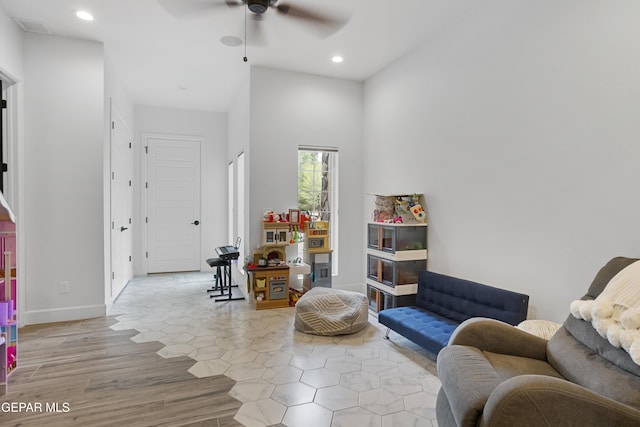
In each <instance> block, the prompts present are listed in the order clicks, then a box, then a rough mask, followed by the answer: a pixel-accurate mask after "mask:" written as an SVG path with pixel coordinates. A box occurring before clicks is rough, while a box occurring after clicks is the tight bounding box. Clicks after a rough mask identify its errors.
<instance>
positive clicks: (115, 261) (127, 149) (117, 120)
mask: <svg viewBox="0 0 640 427" xmlns="http://www.w3.org/2000/svg"><path fill="white" fill-rule="evenodd" d="M132 180H133V149H132V138H131V132H130V131H129V128H128V127H127V124H126V123H125V121H124V120H123V119H122V117H121V116H120V114H118V111H117V110H116V109H115V108H113V106H112V107H111V289H110V297H111V298H112V299H113V298H115V297H117V296H118V294H119V293H120V291H122V289H123V288H124V286H125V285H126V284H127V283H128V282H129V280H131V278H133V263H132V258H131V257H132V254H133V232H132V230H131V228H132V218H133V182H132Z"/></svg>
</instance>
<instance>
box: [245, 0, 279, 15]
mask: <svg viewBox="0 0 640 427" xmlns="http://www.w3.org/2000/svg"><path fill="white" fill-rule="evenodd" d="M274 3H275V1H272V0H249V1H248V2H247V5H248V6H249V10H250V11H251V12H253V13H257V14H260V13H265V12H266V11H267V9H268V8H269V6H270V5H272V4H274Z"/></svg>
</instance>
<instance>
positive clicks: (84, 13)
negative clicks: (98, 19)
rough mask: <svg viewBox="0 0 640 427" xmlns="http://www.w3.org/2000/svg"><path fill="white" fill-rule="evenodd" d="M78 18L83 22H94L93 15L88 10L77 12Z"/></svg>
mask: <svg viewBox="0 0 640 427" xmlns="http://www.w3.org/2000/svg"><path fill="white" fill-rule="evenodd" d="M76 16H77V17H78V18H80V19H82V20H83V21H93V15H92V14H90V13H89V12H87V11H86V10H79V11H77V12H76Z"/></svg>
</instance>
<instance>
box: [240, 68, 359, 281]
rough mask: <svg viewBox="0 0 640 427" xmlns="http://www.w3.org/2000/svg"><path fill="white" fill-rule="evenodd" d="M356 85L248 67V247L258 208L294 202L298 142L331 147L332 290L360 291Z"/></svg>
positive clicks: (256, 230) (256, 239)
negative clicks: (335, 184) (334, 161)
mask: <svg viewBox="0 0 640 427" xmlns="http://www.w3.org/2000/svg"><path fill="white" fill-rule="evenodd" d="M362 89H363V88H362V84H361V83H358V82H353V81H347V80H338V79H332V78H326V77H319V76H314V75H310V74H301V73H294V72H288V71H279V70H272V69H266V68H260V67H253V68H252V69H251V109H250V120H251V135H250V138H251V147H250V152H249V158H248V162H249V163H248V165H249V169H250V171H251V172H250V178H249V179H250V181H249V182H250V184H249V191H250V199H251V206H250V207H249V209H248V210H249V217H250V218H249V221H250V224H249V227H250V244H251V246H250V249H251V250H253V249H254V248H255V247H256V246H258V245H259V244H260V226H261V220H262V214H263V213H264V211H265V210H269V209H273V210H276V211H281V210H285V211H286V210H288V209H289V208H294V207H296V206H297V205H298V179H297V176H298V171H297V164H298V160H297V159H298V146H299V145H313V146H328V147H337V148H338V150H339V166H338V173H339V175H340V188H339V202H338V203H339V210H340V213H339V217H340V219H339V227H340V233H339V242H338V246H339V266H340V270H339V275H338V277H335V278H334V281H333V283H334V287H338V288H340V287H342V288H344V287H352V286H357V287H358V288H359V289H360V290H363V289H364V286H363V283H364V266H363V261H362V257H361V256H359V255H356V254H361V253H362V251H363V248H362V244H363V237H362V236H363V228H362V224H361V221H360V220H361V211H362V188H363V186H362V178H361V177H362Z"/></svg>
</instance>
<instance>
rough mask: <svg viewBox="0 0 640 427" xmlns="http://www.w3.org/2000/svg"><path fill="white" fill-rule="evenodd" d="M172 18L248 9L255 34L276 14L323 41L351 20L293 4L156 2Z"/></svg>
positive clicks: (276, 0) (340, 13) (254, 0)
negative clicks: (214, 10)
mask: <svg viewBox="0 0 640 427" xmlns="http://www.w3.org/2000/svg"><path fill="white" fill-rule="evenodd" d="M157 2H158V3H159V4H160V6H162V7H163V8H164V9H165V10H166V11H167V12H168V13H169V14H170V15H173V16H175V17H177V18H183V17H187V16H190V15H191V16H193V15H195V14H200V13H203V12H206V11H210V10H213V9H217V8H220V7H225V6H226V7H228V8H237V7H245V6H246V7H247V9H248V11H249V12H251V13H250V17H251V18H253V21H254V22H256V23H254V24H253V25H254V26H255V27H256V28H255V29H254V32H255V33H257V32H258V30H259V28H257V27H258V25H260V24H257V22H258V21H262V20H263V19H264V18H265V17H266V16H267V14H268V13H269V11H270V10H271V11H275V12H276V14H277V15H280V16H282V17H285V18H287V19H290V20H295V21H297V22H301V23H303V24H305V25H306V26H307V27H308V28H309V29H310V30H312V31H313V32H315V33H316V35H317V36H318V37H320V38H325V37H328V36H330V35H331V34H333V33H335V32H336V31H338V30H339V29H340V28H342V27H344V26H345V25H346V24H347V22H349V19H350V18H351V16H350V14H349V13H346V12H344V11H342V10H337V9H331V10H330V9H328V8H326V7H324V6H322V10H321V11H319V10H318V8H311V7H308V6H300V5H292V4H289V3H285V2H282V1H280V0H217V1H214V0H157Z"/></svg>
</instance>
